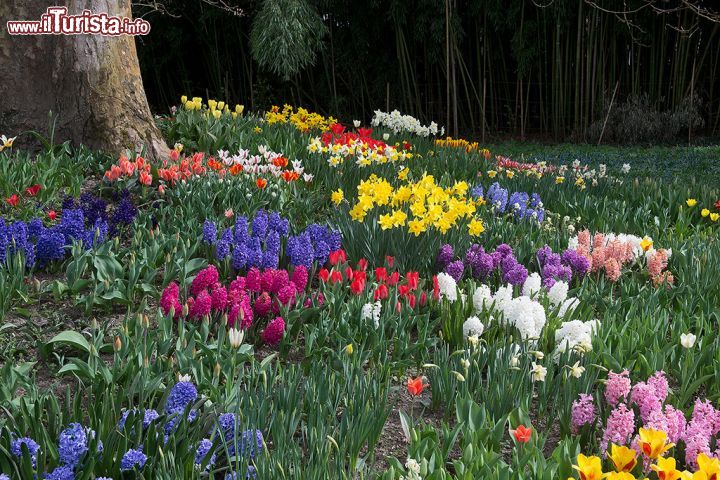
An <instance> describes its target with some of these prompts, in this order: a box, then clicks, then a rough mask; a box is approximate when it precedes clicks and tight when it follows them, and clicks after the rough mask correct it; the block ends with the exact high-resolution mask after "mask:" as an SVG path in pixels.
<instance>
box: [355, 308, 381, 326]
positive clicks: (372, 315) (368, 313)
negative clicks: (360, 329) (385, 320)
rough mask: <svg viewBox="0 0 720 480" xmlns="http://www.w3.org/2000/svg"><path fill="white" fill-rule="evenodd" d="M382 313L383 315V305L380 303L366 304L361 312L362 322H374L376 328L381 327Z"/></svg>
mask: <svg viewBox="0 0 720 480" xmlns="http://www.w3.org/2000/svg"><path fill="white" fill-rule="evenodd" d="M380 313H382V305H381V304H380V302H375V303H366V304H365V305H363V307H362V311H361V312H360V318H361V320H363V321H365V320H372V321H373V323H374V324H375V328H378V327H379V326H380Z"/></svg>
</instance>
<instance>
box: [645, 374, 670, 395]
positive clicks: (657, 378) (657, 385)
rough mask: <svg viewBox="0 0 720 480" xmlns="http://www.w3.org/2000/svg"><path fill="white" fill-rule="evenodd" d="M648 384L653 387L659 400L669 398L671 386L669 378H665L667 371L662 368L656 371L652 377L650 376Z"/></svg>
mask: <svg viewBox="0 0 720 480" xmlns="http://www.w3.org/2000/svg"><path fill="white" fill-rule="evenodd" d="M647 384H648V385H650V386H651V387H652V388H653V390H654V391H655V396H656V397H657V398H658V400H660V402H664V401H665V399H666V398H667V395H668V388H669V386H668V381H667V378H665V372H663V371H662V370H660V371H659V372H655V373H654V374H653V376H652V377H650V378H648V381H647Z"/></svg>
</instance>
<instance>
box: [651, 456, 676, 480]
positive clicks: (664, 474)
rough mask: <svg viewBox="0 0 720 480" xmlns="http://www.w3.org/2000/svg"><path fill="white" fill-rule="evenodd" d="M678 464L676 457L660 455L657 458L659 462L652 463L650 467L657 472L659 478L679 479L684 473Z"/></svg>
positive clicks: (663, 479)
mask: <svg viewBox="0 0 720 480" xmlns="http://www.w3.org/2000/svg"><path fill="white" fill-rule="evenodd" d="M676 466H677V465H676V463H675V459H674V458H663V457H660V458H658V459H657V464H656V465H651V467H650V468H652V469H653V470H654V471H655V472H657V476H658V478H661V479H662V480H678V479H679V478H680V477H681V476H682V474H681V473H680V471H679V470H678V469H677V468H676Z"/></svg>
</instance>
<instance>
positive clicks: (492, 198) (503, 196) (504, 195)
mask: <svg viewBox="0 0 720 480" xmlns="http://www.w3.org/2000/svg"><path fill="white" fill-rule="evenodd" d="M486 199H487V202H488V204H489V205H490V206H491V207H492V208H493V209H494V210H495V212H496V213H504V212H505V209H506V208H507V205H508V191H507V190H506V189H504V188H502V187H501V186H500V184H499V183H497V182H495V183H493V184H492V185H490V188H488V191H487V196H486Z"/></svg>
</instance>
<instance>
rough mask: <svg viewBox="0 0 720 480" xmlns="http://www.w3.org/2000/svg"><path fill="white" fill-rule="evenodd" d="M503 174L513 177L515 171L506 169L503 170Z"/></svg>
mask: <svg viewBox="0 0 720 480" xmlns="http://www.w3.org/2000/svg"><path fill="white" fill-rule="evenodd" d="M505 175H506V176H507V178H513V177H514V176H515V172H513V171H512V170H507V171H505Z"/></svg>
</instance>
